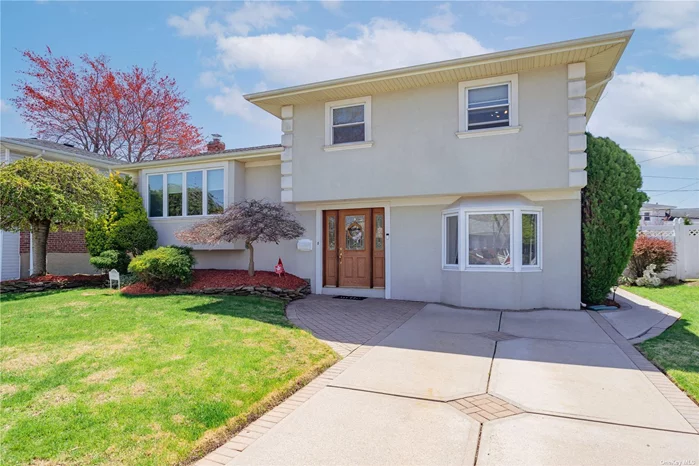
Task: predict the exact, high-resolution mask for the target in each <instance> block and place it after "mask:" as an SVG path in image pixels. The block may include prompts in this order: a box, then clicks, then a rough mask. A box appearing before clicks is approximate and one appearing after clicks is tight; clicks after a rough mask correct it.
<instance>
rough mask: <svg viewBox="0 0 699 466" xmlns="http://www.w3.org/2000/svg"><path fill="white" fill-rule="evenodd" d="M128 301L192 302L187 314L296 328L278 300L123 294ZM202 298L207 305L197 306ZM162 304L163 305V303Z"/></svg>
mask: <svg viewBox="0 0 699 466" xmlns="http://www.w3.org/2000/svg"><path fill="white" fill-rule="evenodd" d="M121 296H123V297H124V298H126V300H128V301H141V300H145V301H150V300H153V301H157V300H158V299H159V300H161V301H163V300H164V299H163V298H165V300H168V299H177V300H180V299H186V300H192V302H193V304H194V305H193V306H191V307H186V308H185V309H184V310H185V311H186V312H194V313H197V314H210V315H220V316H227V317H235V318H239V319H252V320H257V321H259V322H264V323H267V324H273V325H277V326H279V327H284V328H295V325H293V324H292V323H291V322H289V320H288V319H287V318H286V313H285V312H284V303H283V302H282V301H281V300H278V299H271V298H263V297H257V296H227V295H140V296H139V295H128V294H122V295H121ZM201 298H207V301H208V302H206V303H204V304H197V302H198V301H200V300H201ZM161 304H162V303H161Z"/></svg>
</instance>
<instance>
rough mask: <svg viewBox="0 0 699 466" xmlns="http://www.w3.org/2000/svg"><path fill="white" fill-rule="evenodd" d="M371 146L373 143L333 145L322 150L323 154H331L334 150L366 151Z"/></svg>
mask: <svg viewBox="0 0 699 466" xmlns="http://www.w3.org/2000/svg"><path fill="white" fill-rule="evenodd" d="M373 145H374V141H361V142H346V143H344V144H333V145H332V146H323V150H324V151H325V152H333V151H336V150H348V149H367V148H369V147H371V146H373Z"/></svg>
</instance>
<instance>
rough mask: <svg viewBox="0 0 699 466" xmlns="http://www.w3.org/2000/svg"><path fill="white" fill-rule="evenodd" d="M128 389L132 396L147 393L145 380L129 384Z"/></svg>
mask: <svg viewBox="0 0 699 466" xmlns="http://www.w3.org/2000/svg"><path fill="white" fill-rule="evenodd" d="M130 391H131V395H133V396H143V395H145V394H146V393H148V385H147V384H146V383H145V382H136V383H135V384H133V385H131V389H130Z"/></svg>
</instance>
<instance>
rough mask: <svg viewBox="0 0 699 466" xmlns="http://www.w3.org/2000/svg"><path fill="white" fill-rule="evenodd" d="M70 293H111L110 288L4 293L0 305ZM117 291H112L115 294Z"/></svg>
mask: <svg viewBox="0 0 699 466" xmlns="http://www.w3.org/2000/svg"><path fill="white" fill-rule="evenodd" d="M69 291H83V292H86V293H87V292H95V294H106V293H110V291H109V288H89V287H87V288H82V287H81V288H62V289H58V290H47V291H26V292H23V293H2V294H0V303H2V304H8V303H11V302H14V301H26V300H27V299H32V298H44V297H46V296H53V295H59V294H63V293H67V292H69ZM115 291H116V290H114V291H112V292H111V293H114V292H115Z"/></svg>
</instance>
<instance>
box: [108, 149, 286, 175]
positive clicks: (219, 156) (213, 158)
mask: <svg viewBox="0 0 699 466" xmlns="http://www.w3.org/2000/svg"><path fill="white" fill-rule="evenodd" d="M283 149H284V148H283V147H281V146H280V147H271V148H267V149H256V150H250V151H240V152H229V153H216V154H210V155H195V156H191V157H177V158H172V159H161V160H149V161H147V162H136V163H125V164H120V165H116V166H111V167H110V168H111V169H112V170H123V171H133V170H142V169H144V168H151V167H161V166H172V165H191V164H196V163H200V162H218V161H223V160H234V161H235V160H246V159H256V158H260V157H268V156H274V155H279V156H281V153H282V150H283Z"/></svg>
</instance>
